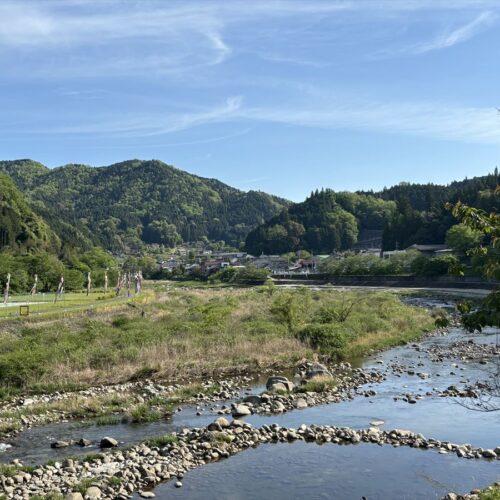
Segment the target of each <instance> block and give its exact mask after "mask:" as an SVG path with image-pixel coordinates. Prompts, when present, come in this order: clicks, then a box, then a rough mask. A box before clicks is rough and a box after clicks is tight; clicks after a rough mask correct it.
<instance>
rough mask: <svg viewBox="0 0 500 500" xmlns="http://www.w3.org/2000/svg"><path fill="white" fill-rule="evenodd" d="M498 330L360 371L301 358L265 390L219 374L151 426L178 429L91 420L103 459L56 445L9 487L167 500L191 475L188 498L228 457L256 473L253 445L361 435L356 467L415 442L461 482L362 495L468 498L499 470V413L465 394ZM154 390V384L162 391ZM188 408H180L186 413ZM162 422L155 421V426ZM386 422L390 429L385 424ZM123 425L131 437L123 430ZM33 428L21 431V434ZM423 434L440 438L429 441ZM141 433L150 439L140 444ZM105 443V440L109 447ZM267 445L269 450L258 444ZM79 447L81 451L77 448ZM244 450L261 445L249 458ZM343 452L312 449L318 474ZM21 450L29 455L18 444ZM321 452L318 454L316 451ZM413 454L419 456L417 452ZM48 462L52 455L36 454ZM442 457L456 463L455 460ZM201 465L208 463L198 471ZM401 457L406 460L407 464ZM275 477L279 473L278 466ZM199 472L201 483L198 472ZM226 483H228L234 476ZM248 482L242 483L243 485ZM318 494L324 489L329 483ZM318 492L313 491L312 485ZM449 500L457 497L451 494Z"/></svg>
mask: <svg viewBox="0 0 500 500" xmlns="http://www.w3.org/2000/svg"><path fill="white" fill-rule="evenodd" d="M497 333H498V332H495V331H486V332H483V334H482V335H473V336H471V335H469V334H466V333H465V332H463V331H462V330H460V329H458V328H452V329H451V330H450V331H449V332H441V334H440V335H437V336H433V337H429V338H427V339H425V340H424V341H422V342H419V343H416V344H412V345H408V346H404V347H399V348H395V349H391V350H389V351H387V352H383V353H374V355H373V356H371V357H369V358H367V359H366V360H365V361H364V362H363V366H362V368H352V367H351V366H350V365H349V364H341V365H336V366H328V367H325V366H323V365H321V364H318V363H314V364H306V363H302V364H300V365H298V366H297V367H296V368H297V370H296V371H297V377H296V378H293V377H291V376H288V378H287V377H283V376H282V375H279V374H277V375H276V376H275V377H270V378H269V380H268V383H267V384H266V386H267V387H264V386H262V385H260V384H257V385H256V386H253V387H251V385H250V381H249V380H248V379H246V378H242V379H240V380H238V381H233V382H231V383H230V384H229V385H227V386H225V385H224V384H222V385H221V384H220V382H217V389H218V390H217V391H211V390H210V389H209V388H210V387H211V386H214V384H215V383H216V381H211V382H210V384H211V385H210V384H208V385H207V386H206V387H207V391H205V393H204V392H203V391H201V392H200V393H199V394H195V395H192V396H191V397H190V402H191V403H193V404H194V406H191V409H190V410H187V409H186V408H185V409H183V412H184V413H186V412H188V413H189V412H191V413H189V419H186V420H182V419H179V417H178V416H177V414H176V413H175V412H174V414H173V415H172V416H171V417H170V418H171V419H172V424H173V426H172V427H171V428H167V427H166V426H164V427H161V425H164V424H161V423H158V424H151V427H150V428H149V429H150V430H151V431H152V435H159V434H160V433H161V432H162V430H163V431H167V432H170V434H169V435H168V437H164V438H162V439H159V440H152V441H147V440H146V439H145V437H146V435H145V433H142V434H141V432H142V431H141V429H144V427H145V426H147V425H150V424H142V425H138V426H136V427H133V426H130V425H129V424H120V425H116V426H114V427H113V426H109V427H102V428H101V429H99V428H93V429H92V432H93V436H94V437H93V439H91V440H89V441H90V447H89V449H91V450H92V451H101V453H100V455H101V456H99V457H89V458H88V459H87V460H83V459H75V458H71V457H68V454H69V453H68V452H65V451H64V450H66V449H68V448H63V449H61V450H58V449H56V450H52V451H51V453H54V454H53V455H50V456H51V457H52V458H53V460H54V461H53V462H52V463H51V465H46V466H36V467H35V468H34V469H33V468H29V469H27V470H24V471H23V470H22V469H21V468H20V467H19V466H18V465H15V466H14V467H13V468H12V470H11V471H9V473H7V474H4V475H3V476H2V477H1V478H0V484H2V488H1V489H3V490H4V492H5V494H6V495H7V496H8V497H9V498H28V497H29V495H38V494H47V493H49V492H50V491H52V490H56V491H59V492H62V493H64V494H68V495H70V496H69V498H75V499H77V498H80V497H79V496H78V495H79V494H82V493H83V495H84V496H85V495H87V496H88V497H89V498H92V495H94V497H95V498H128V497H130V496H131V495H133V494H141V495H142V496H144V497H152V496H153V495H154V494H155V493H156V494H157V495H158V496H159V497H160V498H163V497H164V496H169V497H170V496H171V495H172V494H173V493H172V492H174V491H176V490H175V485H176V484H177V483H182V484H177V486H178V487H179V490H177V491H182V492H184V493H182V495H186V496H185V497H183V498H201V497H199V496H198V497H197V496H196V494H195V493H194V491H195V490H190V489H189V486H188V487H186V485H189V484H191V479H190V478H200V481H203V477H205V479H204V481H207V479H206V477H207V476H206V474H208V472H207V473H205V472H204V471H205V470H212V469H211V468H210V467H212V465H210V466H209V465H206V464H209V463H210V464H218V463H219V462H220V466H219V465H217V470H220V471H221V474H223V473H224V472H223V471H224V470H232V468H233V467H236V465H231V464H233V463H241V464H243V465H241V467H244V468H245V476H246V475H247V472H248V466H249V465H247V466H245V465H244V464H245V463H247V461H248V460H249V461H250V463H251V465H250V466H251V467H254V468H256V470H257V469H258V467H259V466H260V465H259V464H260V462H259V463H252V462H251V458H250V459H246V458H245V457H246V456H249V457H252V456H256V455H255V454H258V455H259V456H261V455H260V451H258V450H260V449H261V448H264V449H271V448H267V447H268V446H271V445H273V447H274V446H276V447H277V449H278V448H279V444H280V443H282V444H285V443H296V444H294V446H293V447H291V448H290V451H288V452H286V453H287V456H295V455H294V454H295V452H293V451H291V450H293V449H300V450H302V446H303V445H305V446H307V444H306V443H318V444H329V443H333V444H339V445H341V444H342V445H345V444H357V446H355V447H350V449H351V448H352V449H353V450H361V449H362V450H364V451H363V452H362V453H361V454H360V452H358V451H356V452H353V453H352V454H351V455H352V457H351V459H350V461H349V464H350V466H352V467H357V464H359V465H360V466H361V464H362V463H363V461H364V460H365V457H366V456H376V455H377V454H378V455H380V456H386V455H387V456H389V455H390V454H391V453H396V454H400V453H403V452H402V451H401V452H399V451H397V452H396V451H394V452H386V451H384V452H382V451H377V450H379V449H380V450H381V449H386V448H389V449H394V450H400V449H401V450H402V449H405V450H408V451H406V452H404V457H407V455H408V456H409V457H410V456H411V454H415V453H419V454H418V455H414V458H413V459H414V460H417V462H418V463H419V464H420V465H419V467H421V469H422V470H424V469H425V468H426V467H427V466H426V465H425V464H426V463H432V464H433V468H432V470H430V471H429V474H430V475H432V471H434V470H436V471H437V470H440V471H442V472H441V476H442V477H441V476H440V478H439V480H440V481H445V478H447V477H450V478H456V481H454V482H450V483H449V486H448V488H446V487H445V486H444V485H443V484H441V485H440V486H439V488H438V487H437V484H436V485H435V487H433V488H434V490H435V491H436V492H438V491H439V492H440V493H441V494H440V495H438V496H429V491H430V490H429V489H428V485H427V486H426V485H425V484H421V485H420V488H421V490H419V491H421V492H422V495H424V496H422V495H420V494H418V492H416V491H415V492H412V493H408V494H405V495H403V496H394V495H395V493H394V491H396V490H397V488H396V489H394V488H393V487H392V486H391V487H390V488H389V485H386V484H381V485H380V486H379V488H381V489H380V491H379V490H377V489H376V488H375V490H374V489H373V488H374V485H373V484H372V483H370V484H368V483H366V484H364V486H363V487H364V488H365V490H363V491H364V492H372V491H375V492H376V493H375V495H372V496H370V498H409V499H410V498H431V497H432V498H441V497H443V496H444V493H445V492H446V491H451V490H453V489H455V491H468V490H471V489H472V490H473V492H472V497H470V498H475V496H474V495H476V491H474V489H475V487H477V486H480V487H484V486H485V485H486V484H488V482H493V481H495V480H497V479H498V478H499V474H500V472H499V464H500V461H499V457H500V442H498V436H500V422H499V419H498V418H497V417H496V416H495V415H494V414H481V413H478V412H471V411H469V410H467V409H466V408H463V406H460V405H457V404H456V403H455V401H458V400H467V401H469V400H470V401H473V400H474V398H476V397H478V395H480V394H481V391H482V390H483V389H484V386H483V385H482V384H483V382H482V381H483V379H484V375H485V371H484V369H485V367H488V366H489V365H490V364H491V363H493V362H494V360H495V358H496V357H498V348H497V346H496V342H495V339H496V335H497ZM264 380H265V379H264ZM311 381H313V382H314V381H316V382H317V381H321V382H322V383H323V384H324V387H323V388H322V390H320V391H319V392H315V391H311V390H308V389H310V388H311V385H308V384H310V382H311ZM141 384H142V385H140V386H139V388H138V390H136V386H134V388H133V389H132V392H133V393H134V394H135V395H137V396H139V397H142V398H143V399H144V397H146V398H148V397H158V396H161V394H162V393H165V394H167V393H169V394H170V393H173V392H175V390H178V388H176V387H175V386H171V387H172V389H170V388H169V386H162V385H161V384H156V385H155V384H149V383H141ZM303 384H306V385H303ZM125 386H126V385H125ZM146 387H152V390H151V389H146ZM316 389H317V387H316ZM124 391H125V392H126V391H130V387H125V388H124ZM263 391H265V392H264V393H263ZM150 393H154V395H153V394H150ZM56 397H57V396H56ZM64 397H67V396H64ZM13 403H14V402H13ZM18 403H19V401H18ZM183 412H180V413H179V414H178V415H179V416H180V415H183ZM185 416H186V415H184V417H185ZM231 419H233V420H231ZM176 421H177V422H178V423H177V427H175V422H176ZM181 423H184V424H187V426H186V428H185V430H182V431H181V430H179V428H178V426H179V424H181ZM64 425H65V424H58V425H57V426H55V427H54V428H53V429H52V428H51V429H52V430H53V431H54V432H52V430H51V433H52V437H53V438H55V439H57V438H58V435H57V429H59V428H62V427H63V426H64ZM153 425H155V426H156V425H157V427H154V428H153ZM386 428H387V429H392V430H385V429H386ZM172 429H175V431H174V432H171V431H172ZM398 429H399V430H398ZM404 429H411V431H406V430H404ZM43 431H44V428H43V427H39V428H37V427H33V428H32V429H30V430H29V431H28V432H40V433H43ZM72 432H73V437H75V438H78V439H79V438H80V437H82V436H83V438H84V439H86V438H85V436H84V434H85V429H82V431H81V432H79V435H74V433H75V430H74V429H73V431H72ZM124 432H126V433H127V436H130V439H128V438H127V439H123V436H124V434H123V433H124ZM420 433H422V434H420ZM24 434H25V433H21V434H20V435H19V438H22V437H23V435H24ZM423 434H427V435H432V436H434V438H432V439H431V438H425V437H424V436H423ZM26 435H27V433H26ZM134 435H137V436H139V439H137V438H136V439H135V440H134V439H133V436H134ZM140 436H142V438H140ZM59 437H64V438H65V439H66V438H67V436H59ZM104 438H106V439H104ZM67 439H70V438H67ZM71 439H72V437H71ZM103 439H104V441H103V443H101V440H103ZM74 440H75V441H77V439H74ZM138 440H139V441H141V442H139V443H138V442H137V441H138ZM32 442H33V441H32ZM51 442H54V441H51ZM297 443H298V444H297ZM301 443H302V444H301ZM457 443H466V444H457ZM470 443H473V444H470ZM3 444H4V445H6V444H12V445H13V448H10V449H6V450H5V452H4V453H3V455H4V456H5V457H7V456H8V457H9V458H10V459H12V458H15V457H16V452H18V451H20V447H22V446H24V445H23V444H22V441H17V442H16V439H14V440H12V441H10V442H8V443H7V442H6V443H3ZM101 444H104V446H103V448H102V449H101V446H100V445H101ZM261 444H262V445H263V446H262V447H261V446H258V445H261ZM383 445H386V446H383ZM387 445H390V446H389V447H388V446H387ZM44 446H45V447H46V449H47V451H48V450H49V442H48V441H45V444H44ZM108 447H109V448H108ZM273 449H274V448H273ZM279 449H280V450H281V449H282V448H279ZM323 449H325V448H324V447H322V448H321V450H323ZM77 450H78V449H77V448H75V451H74V453H77ZM242 450H255V451H254V452H251V453H249V454H248V455H247V454H241V455H240V453H239V452H240V451H242ZM339 450H340V451H337V452H329V451H321V452H315V454H314V455H311V458H310V461H311V463H314V461H315V460H316V461H317V463H316V465H315V466H314V467H315V468H316V471H317V475H318V477H319V478H320V481H321V480H322V479H321V478H322V477H323V476H322V474H323V472H322V471H323V469H324V467H323V465H324V464H323V463H322V460H323V459H322V458H321V457H322V456H323V455H325V456H330V455H332V454H334V455H335V456H337V457H339V456H342V457H345V458H346V460H347V456H346V453H347V452H345V451H344V450H345V447H340V448H339ZM367 450H374V451H367ZM422 452H424V454H425V456H426V457H428V458H426V459H425V460H424V459H423V458H421V457H422V455H420V453H422ZM64 453H66V458H64ZM266 453H268V452H266ZM273 453H274V452H273ZM276 453H278V452H276ZM280 453H281V452H280ZM301 453H306V452H304V451H301ZM233 455H238V457H240V456H241V457H242V458H237V457H235V458H232V459H231V460H230V461H222V462H221V459H222V458H227V457H229V456H233ZM0 456H1V455H0ZM17 456H21V455H19V453H17ZM316 456H317V457H318V458H314V457H316ZM58 457H60V458H58ZM460 459H463V460H460ZM467 459H468V460H467ZM260 460H261V461H262V458H261V459H260ZM375 460H376V459H375ZM390 460H392V459H390ZM408 460H410V462H411V461H412V459H411V458H408ZM41 462H42V460H40V462H38V463H41ZM299 463H300V457H298V458H297V464H299ZM458 463H467V464H471V465H469V468H470V469H471V470H475V471H476V472H475V474H476V475H477V476H476V475H475V476H474V477H476V480H473V479H472V478H470V480H469V481H468V482H467V481H463V479H464V478H463V476H464V472H461V473H460V476H456V474H457V471H458V469H460V470H462V471H463V470H465V469H463V468H464V467H466V466H462V465H460V466H459V465H458ZM225 464H229V465H225ZM441 464H448V466H447V467H448V468H445V467H444V465H441ZM472 464H478V465H472ZM480 464H485V465H480ZM201 465H206V467H202V468H201V469H200V468H199V467H200V466H201ZM394 466H395V468H396V469H397V468H398V467H402V464H399V463H398V464H394ZM207 467H208V469H207ZM189 471H193V472H189ZM198 471H199V472H198ZM495 471H497V472H496V473H495ZM269 474H271V475H272V473H271V472H269ZM283 474H290V471H286V470H284V471H283ZM398 474H399V475H401V476H404V474H405V471H404V470H400V471H399V473H398ZM9 476H10V477H9ZM477 477H480V478H483V479H481V482H477ZM486 478H487V480H486ZM167 480H172V481H171V482H169V484H171V486H170V488H174V489H168V494H167V493H163V491H164V487H160V488H155V486H156V485H157V484H159V483H162V482H165V481H167ZM289 480H290V481H291V483H292V484H295V482H296V478H295V477H294V476H293V475H291V476H290V477H289ZM192 481H193V484H195V479H193V480H192ZM227 481H229V482H230V479H229V478H228V479H227ZM393 481H395V484H396V485H398V484H399V483H398V481H400V479H399V478H398V477H394V479H393ZM474 481H476V482H474ZM186 482H187V483H186ZM263 483H265V481H264V480H263ZM201 484H203V483H201ZM181 486H182V488H181ZM238 486H239V485H237V484H234V487H238ZM251 486H252V485H249V487H251ZM267 487H270V486H269V485H268V486H267ZM325 487H326V486H324V487H323V489H324V488H325ZM398 487H399V486H398ZM311 488H313V487H311ZM328 488H329V489H328ZM328 488H327V491H329V492H330V493H331V494H332V495H333V496H337V497H338V498H352V497H351V496H349V495H347V493H345V492H344V493H345V494H344V496H342V495H341V494H340V495H339V491H342V488H340V486H335V487H334V488H333V486H329V487H328ZM332 488H333V489H332ZM339 488H340V489H339ZM356 488H357V486H356V485H354V484H352V485H351V490H349V491H358V490H357V489H356ZM1 489H0V492H1ZM313 489H314V488H313ZM189 491H192V492H193V493H189ZM216 491H217V487H215V488H214V491H211V495H212V496H210V495H209V496H208V497H206V496H205V498H215V497H218V496H219V497H221V496H222V497H224V492H223V491H222V490H221V491H220V495H218V494H217V492H216ZM398 491H399V490H398ZM377 492H378V493H377ZM383 492H385V493H383ZM317 493H318V498H319V497H320V496H321V495H319V490H318V492H317ZM205 494H206V492H205ZM363 494H364V493H363ZM346 495H347V496H346ZM391 495H392V496H391ZM226 496H227V495H226ZM250 496H251V495H250ZM309 496H310V497H311V498H315V497H314V494H313V495H309ZM290 497H292V498H294V494H293V493H292V494H291V496H290V493H288V494H287V493H286V488H283V498H290ZM273 498H274V496H273ZM276 498H280V495H276ZM450 498H454V497H453V495H452V496H450ZM458 498H461V497H458ZM464 498H469V497H467V496H464Z"/></svg>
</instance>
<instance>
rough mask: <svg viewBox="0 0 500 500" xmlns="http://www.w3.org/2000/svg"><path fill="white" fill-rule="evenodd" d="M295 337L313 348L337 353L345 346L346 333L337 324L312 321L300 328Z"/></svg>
mask: <svg viewBox="0 0 500 500" xmlns="http://www.w3.org/2000/svg"><path fill="white" fill-rule="evenodd" d="M297 337H298V338H299V339H300V340H301V341H302V342H306V343H308V344H309V345H310V346H311V347H312V348H313V349H319V350H320V351H322V352H326V353H333V352H335V353H337V354H339V353H340V352H341V351H342V350H343V349H344V348H345V347H346V346H347V340H348V339H347V335H346V333H345V332H344V331H341V330H340V328H339V327H338V325H328V324H319V323H312V324H310V325H307V326H306V327H304V328H302V330H300V331H299V333H298V335H297Z"/></svg>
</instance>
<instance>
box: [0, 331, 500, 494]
mask: <svg viewBox="0 0 500 500" xmlns="http://www.w3.org/2000/svg"><path fill="white" fill-rule="evenodd" d="M497 335H498V332H497V331H495V330H486V331H485V332H483V333H482V334H481V335H477V334H474V335H473V334H467V333H465V332H464V331H463V330H461V329H458V328H457V329H452V330H451V331H450V333H449V334H448V335H444V336H435V337H430V338H428V339H426V340H424V341H422V342H420V343H419V346H421V347H422V348H426V347H430V346H433V345H447V344H451V343H453V342H456V341H458V340H464V339H465V340H467V339H470V338H472V339H474V342H476V343H479V342H481V343H494V342H496V340H497ZM395 363H396V364H398V365H404V367H405V370H403V371H402V373H393V371H392V370H391V366H392V365H394V364H395ZM457 364H458V366H457ZM362 366H363V367H365V368H373V369H376V370H379V371H383V372H385V373H386V376H387V379H386V380H385V381H384V382H382V383H380V384H372V385H370V386H366V387H364V388H363V389H368V388H371V389H373V390H375V391H376V395H374V396H370V397H365V396H363V395H358V396H356V397H355V398H354V399H353V400H351V401H345V402H341V403H334V404H330V405H323V406H316V407H312V408H306V409H304V410H295V411H292V412H288V413H283V414H281V415H272V416H265V415H251V416H249V417H247V418H246V420H247V421H248V422H250V423H251V424H252V425H255V426H260V425H263V424H272V423H277V424H279V425H281V426H286V427H298V426H300V425H301V424H303V423H304V424H317V425H335V426H347V427H353V428H364V427H369V426H370V422H372V421H375V420H377V421H383V422H384V425H383V426H382V428H383V429H395V428H400V429H409V430H411V431H414V432H419V433H422V434H423V435H424V436H426V437H432V438H436V439H439V440H442V441H452V442H455V443H470V444H472V445H473V446H476V447H483V448H495V447H497V446H500V412H490V413H483V412H476V411H472V410H470V409H467V408H464V407H463V406H460V405H459V404H458V403H457V402H456V400H454V399H453V398H444V397H439V396H438V395H435V394H433V393H435V392H436V390H444V389H446V388H447V387H449V386H450V385H455V386H458V387H463V386H464V385H466V384H468V383H469V382H474V381H476V380H478V379H484V378H485V372H484V366H483V365H480V364H478V363H477V362H463V361H461V362H458V361H457V360H454V359H449V360H444V361H442V362H433V361H432V360H431V359H430V358H429V356H428V354H426V353H425V352H422V350H417V349H416V348H415V346H413V345H408V346H403V347H397V348H393V349H391V350H389V351H386V352H384V353H381V354H378V355H375V356H372V357H369V358H367V359H365V360H364V361H363V362H362ZM407 368H408V369H410V368H411V369H412V370H413V371H414V372H415V373H418V372H425V373H426V374H427V378H424V379H422V378H420V377H418V376H417V375H409V374H408V373H407V371H408V370H407ZM262 390H263V387H262V385H260V384H257V385H255V386H254V388H253V392H254V393H260V392H261V391H262ZM406 393H411V394H413V395H420V396H421V397H422V399H417V403H416V404H409V403H407V402H406V401H403V400H402V399H401V396H402V395H404V394H406ZM431 393H432V394H431ZM221 404H222V403H221ZM224 404H229V403H228V402H224ZM210 406H211V407H213V406H214V405H213V404H212V405H210ZM182 408H183V409H182V411H181V412H178V413H175V414H174V415H173V416H172V417H171V418H169V419H167V420H163V421H161V422H153V423H148V424H135V425H134V424H118V425H108V426H97V425H91V426H86V427H82V426H81V425H79V424H75V423H60V424H52V425H47V426H43V427H35V428H33V429H30V430H28V431H26V432H24V433H22V434H20V435H19V436H17V437H16V438H15V439H13V440H12V441H11V443H10V444H12V445H13V446H12V448H8V449H6V450H5V451H4V452H3V453H0V460H2V461H10V460H12V459H13V458H20V459H21V460H22V461H23V462H25V463H43V462H46V461H47V460H49V459H61V458H63V457H64V456H68V455H75V454H81V453H82V452H83V453H88V452H96V451H98V448H97V446H95V447H88V448H85V449H84V450H82V449H80V448H75V447H68V448H62V449H58V450H52V449H51V448H50V443H51V442H52V441H54V440H64V439H70V438H71V439H79V438H81V437H83V438H86V439H90V440H91V441H94V442H99V440H100V439H101V438H102V437H103V436H111V437H114V438H115V439H118V440H119V441H120V442H121V443H124V444H131V443H135V442H139V441H142V440H144V439H146V438H147V437H152V436H158V435H162V434H166V433H169V432H173V431H176V430H179V429H181V428H184V427H203V426H206V425H207V424H208V423H210V422H212V421H213V420H214V419H215V417H216V414H215V412H213V411H210V408H209V407H208V406H207V407H206V409H205V411H203V412H202V415H201V416H198V415H196V412H197V411H198V408H196V407H195V406H192V405H191V406H190V405H185V406H183V407H182ZM216 409H217V408H216ZM499 479H500V462H499V461H493V462H491V461H487V460H466V459H459V458H458V457H456V455H455V454H452V453H451V454H447V455H443V454H439V453H438V452H436V451H435V450H415V449H411V448H406V447H401V448H394V447H392V446H389V445H384V446H378V445H374V444H359V445H348V446H339V445H334V444H325V445H322V446H318V445H316V444H311V443H304V442H296V443H293V444H274V445H273V444H266V445H261V446H259V447H257V448H255V449H250V450H246V451H244V452H241V453H239V454H238V455H236V456H234V457H231V458H230V459H229V460H223V461H220V462H217V463H213V464H209V465H206V466H204V467H201V468H199V469H197V470H194V471H191V472H189V473H187V474H186V476H185V478H184V480H183V483H184V486H183V487H182V488H180V489H176V488H175V487H174V485H173V483H172V482H170V483H166V484H164V485H160V486H159V487H158V488H156V489H155V493H156V496H157V498H183V499H197V498H204V499H207V498H218V499H254V498H255V499H258V498H273V499H281V498H283V499H285V498H286V499H291V498H318V499H319V498H336V499H351V498H353V499H355V498H359V499H361V498H362V497H363V496H364V497H366V498H368V499H370V500H371V499H417V498H418V499H420V498H422V499H424V498H441V497H442V496H443V495H445V494H446V493H447V492H448V491H457V492H467V491H469V490H471V489H472V488H478V487H484V486H486V485H487V484H489V483H492V482H494V481H496V480H499Z"/></svg>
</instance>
